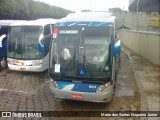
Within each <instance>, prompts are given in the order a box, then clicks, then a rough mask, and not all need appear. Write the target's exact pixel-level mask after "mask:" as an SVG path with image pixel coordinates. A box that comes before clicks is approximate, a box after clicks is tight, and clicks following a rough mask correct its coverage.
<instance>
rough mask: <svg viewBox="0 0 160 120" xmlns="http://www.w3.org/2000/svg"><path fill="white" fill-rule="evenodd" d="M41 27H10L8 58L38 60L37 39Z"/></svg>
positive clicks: (40, 33) (40, 32)
mask: <svg viewBox="0 0 160 120" xmlns="http://www.w3.org/2000/svg"><path fill="white" fill-rule="evenodd" d="M42 32H43V27H42V26H12V27H11V30H10V33H9V41H8V57H10V58H16V59H22V60H25V59H32V60H33V59H40V58H42V55H41V53H40V52H39V39H40V36H41V35H42Z"/></svg>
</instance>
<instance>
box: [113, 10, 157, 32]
mask: <svg viewBox="0 0 160 120" xmlns="http://www.w3.org/2000/svg"><path fill="white" fill-rule="evenodd" d="M115 16H116V29H117V28H119V27H120V26H122V25H124V26H126V27H128V28H130V29H132V30H139V31H154V32H160V21H159V23H158V24H159V25H158V26H151V25H149V19H150V18H157V19H160V14H157V13H154V14H153V13H152V14H147V13H138V14H137V13H135V12H134V13H132V12H130V13H119V14H115Z"/></svg>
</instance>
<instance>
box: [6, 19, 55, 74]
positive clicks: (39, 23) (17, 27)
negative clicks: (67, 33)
mask: <svg viewBox="0 0 160 120" xmlns="http://www.w3.org/2000/svg"><path fill="white" fill-rule="evenodd" d="M55 22H56V20H55V19H38V20H34V21H24V22H17V23H13V24H12V25H11V29H10V32H9V37H8V40H7V41H8V44H7V54H8V56H7V61H8V68H9V69H10V70H15V71H30V72H42V71H45V70H47V69H48V66H49V63H48V61H49V43H50V40H51V34H52V30H53V27H54V24H55Z"/></svg>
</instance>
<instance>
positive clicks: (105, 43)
mask: <svg viewBox="0 0 160 120" xmlns="http://www.w3.org/2000/svg"><path fill="white" fill-rule="evenodd" d="M69 30H70V32H69V31H68V32H67V30H65V31H63V33H64V34H58V35H57V37H56V38H55V39H54V40H53V43H52V47H51V55H50V71H51V72H52V74H59V75H61V76H62V77H81V79H83V78H84V79H85V78H93V79H96V78H106V77H110V76H111V73H112V72H111V71H112V70H111V69H112V68H111V65H112V64H111V61H112V60H111V54H112V53H111V49H112V47H111V38H112V37H111V36H112V34H113V32H112V28H110V27H82V28H81V29H80V30H78V29H77V31H78V32H77V34H75V33H76V30H72V31H71V29H69ZM69 33H72V35H68V34H69Z"/></svg>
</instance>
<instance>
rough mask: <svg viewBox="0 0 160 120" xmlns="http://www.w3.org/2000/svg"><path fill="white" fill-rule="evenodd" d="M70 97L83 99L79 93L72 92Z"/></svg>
mask: <svg viewBox="0 0 160 120" xmlns="http://www.w3.org/2000/svg"><path fill="white" fill-rule="evenodd" d="M72 98H77V99H83V96H82V95H79V94H72Z"/></svg>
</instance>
